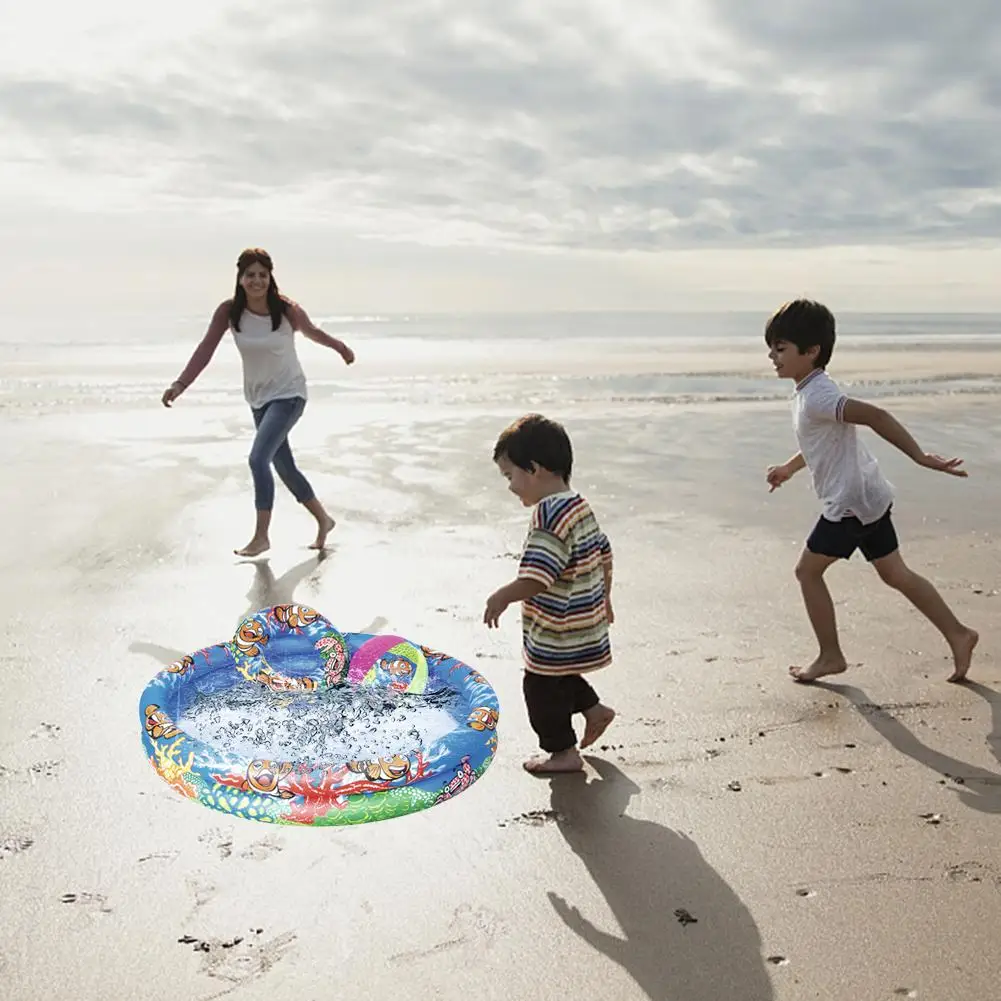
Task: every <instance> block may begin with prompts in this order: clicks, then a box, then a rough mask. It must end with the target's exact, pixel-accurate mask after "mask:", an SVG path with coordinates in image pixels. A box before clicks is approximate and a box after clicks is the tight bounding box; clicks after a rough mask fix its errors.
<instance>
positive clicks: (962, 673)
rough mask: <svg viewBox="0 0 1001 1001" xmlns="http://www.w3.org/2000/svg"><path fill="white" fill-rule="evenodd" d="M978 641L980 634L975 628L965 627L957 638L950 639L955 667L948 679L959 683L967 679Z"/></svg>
mask: <svg viewBox="0 0 1001 1001" xmlns="http://www.w3.org/2000/svg"><path fill="white" fill-rule="evenodd" d="M978 642H980V634H979V633H978V632H977V631H976V630H975V629H964V630H963V632H962V633H960V634H959V635H958V636H957V637H956V638H955V639H951V640H949V646H950V647H951V648H952V660H953V663H954V664H955V668H954V670H953V672H952V674H950V675H949V677H948V678H947V679H946V680H947V681H951V682H952V683H953V684H958V683H959V682H960V681H965V680H966V672H967V671H969V669H970V661H971V660H972V659H973V651H974V649H975V648H976V645H977V643H978Z"/></svg>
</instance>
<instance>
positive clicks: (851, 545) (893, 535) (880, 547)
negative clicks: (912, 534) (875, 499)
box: [806, 505, 898, 563]
mask: <svg viewBox="0 0 1001 1001" xmlns="http://www.w3.org/2000/svg"><path fill="white" fill-rule="evenodd" d="M892 510H893V507H892V505H891V506H890V507H888V508H887V509H886V514H884V515H883V517H882V518H880V519H879V520H878V521H874V522H872V523H871V524H869V525H863V524H862V522H861V521H859V520H858V518H856V517H854V516H850V517H847V518H842V519H841V521H830V520H828V519H827V518H824V517H821V519H820V521H818V522H817V524H816V525H815V526H814V529H813V531H812V532H811V533H810V537H809V538H808V539H807V540H806V548H807V549H809V550H810V552H811V553H816V554H817V555H818V556H831V557H834V558H835V559H839V560H847V559H850V558H851V555H852V553H854V552H855V550H856V549H859V550H861V552H862V555H863V556H864V557H865V558H866V559H867V560H868V561H869V562H870V563H872V561H873V560H881V559H882V558H883V557H884V556H889V555H890V553H895V552H896V551H897V545H898V543H897V531H896V529H895V528H894V527H893V520H892V519H891V518H890V512H891V511H892Z"/></svg>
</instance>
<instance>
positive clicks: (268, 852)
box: [240, 838, 285, 862]
mask: <svg viewBox="0 0 1001 1001" xmlns="http://www.w3.org/2000/svg"><path fill="white" fill-rule="evenodd" d="M284 850H285V846H284V845H283V844H282V843H281V842H280V841H276V840H275V839H274V838H262V839H261V840H260V841H255V842H254V843H253V844H252V845H251V846H250V847H249V848H246V849H244V850H243V851H242V852H240V858H248V859H253V860H254V861H255V862H263V861H264V860H265V859H269V858H271V856H272V855H277V854H278V853H279V852H282V851H284Z"/></svg>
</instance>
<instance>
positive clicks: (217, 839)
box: [198, 827, 233, 859]
mask: <svg viewBox="0 0 1001 1001" xmlns="http://www.w3.org/2000/svg"><path fill="white" fill-rule="evenodd" d="M198 840H199V841H200V842H201V843H202V844H203V845H209V846H210V847H212V848H214V849H215V850H216V851H217V852H218V853H219V858H221V859H227V858H229V857H230V855H232V854H233V839H232V838H231V837H230V836H229V835H228V834H227V833H226V832H225V831H223V830H221V829H220V828H218V827H213V828H212V829H211V830H208V831H205V832H204V833H202V834H199V835H198Z"/></svg>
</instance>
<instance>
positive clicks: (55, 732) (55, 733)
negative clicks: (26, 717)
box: [28, 723, 62, 740]
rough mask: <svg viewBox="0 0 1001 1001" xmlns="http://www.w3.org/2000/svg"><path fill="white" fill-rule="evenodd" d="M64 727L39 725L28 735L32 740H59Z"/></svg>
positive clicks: (46, 724)
mask: <svg viewBox="0 0 1001 1001" xmlns="http://www.w3.org/2000/svg"><path fill="white" fill-rule="evenodd" d="M61 730H62V727H59V726H57V725H56V724H55V723H39V724H38V726H37V727H36V728H35V729H34V730H32V731H31V733H29V734H28V736H29V737H30V738H31V739H32V740H58V739H59V734H60V731H61Z"/></svg>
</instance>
